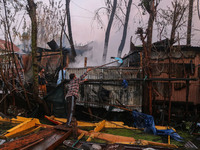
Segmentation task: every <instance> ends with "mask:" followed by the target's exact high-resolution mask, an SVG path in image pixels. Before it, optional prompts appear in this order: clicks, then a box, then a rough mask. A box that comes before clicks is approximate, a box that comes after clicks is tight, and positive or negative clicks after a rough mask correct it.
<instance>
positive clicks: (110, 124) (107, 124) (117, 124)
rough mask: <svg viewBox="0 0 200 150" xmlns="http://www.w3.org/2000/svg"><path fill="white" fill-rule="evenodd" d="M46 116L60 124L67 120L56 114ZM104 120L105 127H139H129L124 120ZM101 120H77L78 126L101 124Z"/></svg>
mask: <svg viewBox="0 0 200 150" xmlns="http://www.w3.org/2000/svg"><path fill="white" fill-rule="evenodd" d="M45 118H46V119H48V120H49V121H51V122H53V123H55V124H57V125H60V124H64V123H66V122H67V119H66V118H57V117H55V116H47V115H45ZM101 122H104V127H105V128H127V129H137V128H134V127H129V126H126V125H124V122H121V121H105V120H103V121H101ZM101 122H97V123H91V122H84V121H77V126H78V127H96V126H98V125H99V124H101Z"/></svg>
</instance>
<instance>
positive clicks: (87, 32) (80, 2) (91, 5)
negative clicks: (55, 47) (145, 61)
mask: <svg viewBox="0 0 200 150" xmlns="http://www.w3.org/2000/svg"><path fill="white" fill-rule="evenodd" d="M37 1H39V0H37ZM104 1H105V0H71V3H70V11H71V23H72V32H73V39H74V41H75V42H76V43H77V44H86V43H88V42H90V41H95V42H96V45H95V55H96V57H102V54H103V45H104V37H105V29H106V27H107V22H108V20H107V18H106V15H105V14H103V11H102V14H101V15H102V17H103V16H104V17H103V18H104V28H101V26H100V25H98V24H97V21H96V20H94V14H95V11H96V10H97V9H98V8H100V7H104V6H105V4H104ZM127 1H128V0H127ZM139 1H140V0H133V2H134V3H135V4H136V6H135V5H132V11H131V14H130V20H129V25H128V33H127V38H126V44H125V48H124V50H123V53H122V55H124V54H126V53H128V51H129V45H130V37H131V36H133V38H132V42H133V43H134V44H135V45H140V44H141V41H140V39H139V38H138V37H137V35H135V31H136V29H137V27H140V26H142V27H144V28H145V27H146V26H147V21H148V15H146V16H144V15H141V12H139V11H138V8H137V7H138V6H137V5H138V2H139ZM171 1H172V0H168V1H167V0H161V2H160V4H159V7H160V8H166V6H170V4H171ZM43 2H44V3H45V2H46V3H48V0H43ZM63 3H65V1H64V0H63ZM194 6H195V7H194V10H195V9H196V0H195V1H194ZM140 11H141V9H140ZM195 12H197V11H195ZM112 27H113V28H112V30H111V34H110V41H109V47H108V58H110V56H116V55H117V49H118V47H119V44H120V41H121V37H122V30H118V27H117V25H116V24H113V26H112ZM169 32H170V29H169ZM192 34H194V37H193V38H192V45H195V46H200V38H199V34H200V19H199V18H198V17H197V14H196V13H195V14H194V16H193V30H192ZM0 35H2V34H1V33H0ZM157 40H158V38H157V35H156V30H154V33H153V42H155V41H157ZM183 44H185V40H184V43H183ZM93 57H94V58H95V56H93Z"/></svg>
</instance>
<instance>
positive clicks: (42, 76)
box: [38, 68, 48, 98]
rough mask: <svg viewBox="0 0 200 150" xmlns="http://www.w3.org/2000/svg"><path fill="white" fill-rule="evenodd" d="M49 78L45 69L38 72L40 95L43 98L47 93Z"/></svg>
mask: <svg viewBox="0 0 200 150" xmlns="http://www.w3.org/2000/svg"><path fill="white" fill-rule="evenodd" d="M47 83H48V82H47V80H46V78H45V70H44V69H43V68H42V69H41V70H40V72H39V73H38V84H39V96H40V97H41V98H43V97H44V96H45V95H46V94H47V87H46V84H47Z"/></svg>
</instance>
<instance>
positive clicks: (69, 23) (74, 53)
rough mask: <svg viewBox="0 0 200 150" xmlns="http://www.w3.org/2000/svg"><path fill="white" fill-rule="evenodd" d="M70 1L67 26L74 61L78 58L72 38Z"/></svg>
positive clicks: (67, 11)
mask: <svg viewBox="0 0 200 150" xmlns="http://www.w3.org/2000/svg"><path fill="white" fill-rule="evenodd" d="M69 4H70V0H66V13H67V26H68V34H69V43H70V46H71V53H72V56H71V59H72V61H74V60H75V57H76V51H75V47H74V41H73V36H72V27H71V16H70V7H69Z"/></svg>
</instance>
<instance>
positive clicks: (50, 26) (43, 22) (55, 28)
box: [37, 0, 62, 47]
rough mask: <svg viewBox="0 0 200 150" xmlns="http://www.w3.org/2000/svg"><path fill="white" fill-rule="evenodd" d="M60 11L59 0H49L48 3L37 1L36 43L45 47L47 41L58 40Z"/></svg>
mask: <svg viewBox="0 0 200 150" xmlns="http://www.w3.org/2000/svg"><path fill="white" fill-rule="evenodd" d="M61 11H62V4H61V0H59V2H56V3H55V2H54V0H52V1H50V4H49V5H46V4H45V3H43V2H40V3H37V14H39V15H37V21H38V22H37V23H38V25H37V26H38V36H37V37H38V39H37V42H38V45H39V46H41V47H46V46H47V44H46V43H47V42H49V41H51V40H52V39H54V40H55V41H58V40H59V38H60V31H61V28H62V27H61V25H60V22H61V21H60V20H61V18H60V16H62V14H61Z"/></svg>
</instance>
